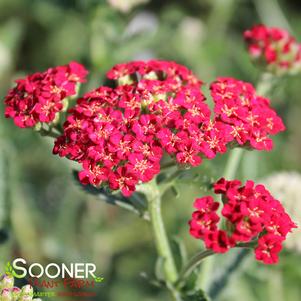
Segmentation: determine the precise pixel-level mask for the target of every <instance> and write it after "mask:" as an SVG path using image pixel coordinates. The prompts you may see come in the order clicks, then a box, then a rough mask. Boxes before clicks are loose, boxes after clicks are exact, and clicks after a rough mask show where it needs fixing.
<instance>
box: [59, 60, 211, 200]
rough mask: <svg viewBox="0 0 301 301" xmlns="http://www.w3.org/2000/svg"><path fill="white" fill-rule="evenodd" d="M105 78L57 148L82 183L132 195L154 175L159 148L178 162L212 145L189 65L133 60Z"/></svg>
mask: <svg viewBox="0 0 301 301" xmlns="http://www.w3.org/2000/svg"><path fill="white" fill-rule="evenodd" d="M107 76H108V78H109V79H110V80H114V81H115V82H116V83H117V86H116V87H114V88H110V87H100V88H98V89H96V90H94V91H92V92H90V93H87V94H86V95H84V97H83V98H81V99H79V101H78V103H77V105H76V106H75V107H74V108H73V109H71V110H70V112H69V113H70V115H69V117H68V119H67V121H66V123H65V124H64V135H63V136H62V137H60V138H59V139H58V140H57V141H56V144H55V148H54V153H59V154H60V155H61V156H67V157H68V158H70V159H72V160H76V161H78V162H80V163H81V164H82V166H83V171H81V172H80V174H79V177H80V180H81V182H82V183H84V184H88V183H90V184H92V185H96V186H98V185H101V184H102V183H104V184H108V185H109V187H110V188H111V189H114V190H115V189H120V190H121V191H122V193H123V194H124V195H126V196H129V195H130V194H131V193H132V192H133V191H134V190H135V185H136V184H137V183H139V182H147V181H150V180H151V179H152V178H153V177H154V176H155V175H156V174H158V173H159V171H160V160H161V158H162V155H163V152H164V151H165V152H167V153H168V154H170V155H171V156H172V157H174V158H175V160H176V161H177V162H178V163H179V164H187V165H191V166H196V165H199V164H200V163H201V157H200V155H199V154H200V152H202V150H203V149H204V151H205V149H206V147H207V148H209V146H207V144H208V143H207V142H205V140H204V137H203V136H204V133H203V132H202V131H201V130H200V128H201V127H202V126H203V125H205V124H209V123H210V110H209V108H208V106H207V105H206V104H205V103H204V100H205V97H204V96H203V94H202V92H201V90H200V88H201V84H202V83H201V81H200V80H198V79H197V78H196V76H195V75H193V73H192V72H191V71H190V70H188V69H187V68H186V67H184V66H181V65H178V64H176V63H174V62H166V61H149V62H132V63H126V64H120V65H117V66H115V67H113V68H112V69H111V70H110V71H109V72H108V73H107ZM208 132H209V131H208ZM205 144H206V145H205Z"/></svg>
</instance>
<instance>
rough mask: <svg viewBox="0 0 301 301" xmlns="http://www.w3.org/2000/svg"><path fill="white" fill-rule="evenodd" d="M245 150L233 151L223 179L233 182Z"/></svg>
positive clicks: (237, 149) (236, 149)
mask: <svg viewBox="0 0 301 301" xmlns="http://www.w3.org/2000/svg"><path fill="white" fill-rule="evenodd" d="M243 152H244V150H243V149H242V148H235V149H233V150H232V151H231V152H230V154H229V158H228V161H227V163H226V167H225V170H224V173H223V177H225V179H227V180H233V178H234V177H235V175H236V172H237V169H238V166H239V162H240V160H241V158H242V155H243Z"/></svg>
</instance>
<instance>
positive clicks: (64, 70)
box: [4, 62, 88, 128]
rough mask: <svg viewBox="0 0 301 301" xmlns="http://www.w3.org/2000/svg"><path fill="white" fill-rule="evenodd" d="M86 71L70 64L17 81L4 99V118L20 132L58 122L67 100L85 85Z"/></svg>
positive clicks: (80, 66) (74, 63) (78, 65)
mask: <svg viewBox="0 0 301 301" xmlns="http://www.w3.org/2000/svg"><path fill="white" fill-rule="evenodd" d="M87 73H88V72H87V71H86V69H85V68H84V67H83V66H82V65H80V64H78V63H76V62H71V63H70V64H68V65H66V66H58V67H55V68H50V69H48V70H46V71H45V72H37V73H34V74H32V75H29V76H27V77H26V78H24V79H19V80H17V81H16V84H17V85H16V87H14V88H12V89H11V90H10V91H9V93H8V95H7V96H6V98H5V101H4V102H5V105H6V108H5V116H6V117H7V118H12V119H13V120H14V122H15V124H16V125H17V126H19V127H21V128H26V127H33V126H35V125H36V124H37V123H39V122H41V123H51V122H53V121H54V120H55V118H56V116H57V113H58V112H60V111H61V110H62V109H63V107H64V103H63V100H64V99H66V97H68V96H72V95H75V94H76V85H77V83H81V82H84V81H85V78H86V75H87Z"/></svg>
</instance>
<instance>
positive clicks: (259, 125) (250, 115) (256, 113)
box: [211, 78, 285, 150]
mask: <svg viewBox="0 0 301 301" xmlns="http://www.w3.org/2000/svg"><path fill="white" fill-rule="evenodd" d="M211 96H212V98H213V100H214V103H215V107H214V113H215V120H217V121H218V122H222V123H223V125H224V129H226V128H227V126H228V127H229V128H230V129H229V130H228V133H229V135H230V136H231V140H233V139H234V140H236V142H237V143H238V144H239V145H248V146H250V147H252V148H254V149H257V150H271V149H272V148H273V141H272V140H271V139H270V138H269V135H275V134H277V133H278V132H280V131H283V130H284V129H285V127H284V125H283V122H282V120H281V118H280V117H279V116H278V115H277V113H276V112H275V111H274V110H273V109H271V107H270V102H269V100H268V99H267V98H264V97H261V96H259V95H257V94H256V91H255V89H254V87H253V86H252V85H251V84H249V83H246V82H243V81H240V80H236V79H234V78H219V79H217V81H216V82H214V83H212V84H211ZM224 132H227V131H226V130H224Z"/></svg>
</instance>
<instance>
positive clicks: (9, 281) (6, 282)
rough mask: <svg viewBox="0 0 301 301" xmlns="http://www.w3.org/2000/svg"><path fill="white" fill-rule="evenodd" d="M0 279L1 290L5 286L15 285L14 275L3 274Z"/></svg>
mask: <svg viewBox="0 0 301 301" xmlns="http://www.w3.org/2000/svg"><path fill="white" fill-rule="evenodd" d="M0 279H1V280H0V290H1V289H5V288H12V287H13V286H14V277H13V276H10V275H3V276H2V277H1V278H0Z"/></svg>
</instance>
